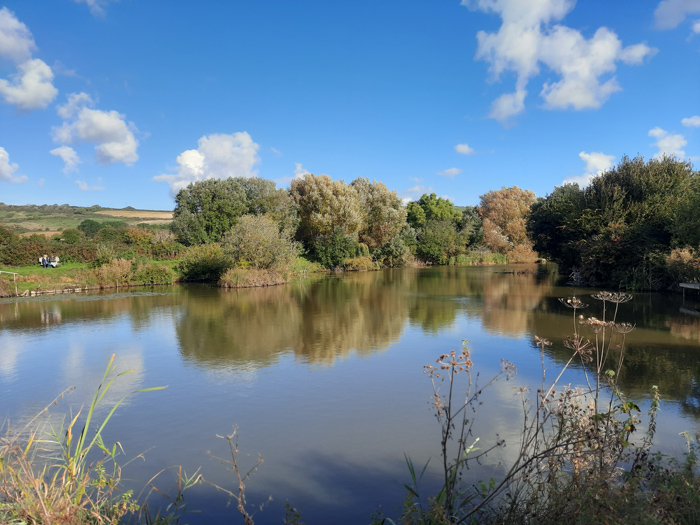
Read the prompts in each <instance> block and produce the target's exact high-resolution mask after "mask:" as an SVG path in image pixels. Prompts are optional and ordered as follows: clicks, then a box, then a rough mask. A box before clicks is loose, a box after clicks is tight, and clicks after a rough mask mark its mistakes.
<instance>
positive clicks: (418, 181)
mask: <svg viewBox="0 0 700 525" xmlns="http://www.w3.org/2000/svg"><path fill="white" fill-rule="evenodd" d="M408 180H410V181H411V182H415V183H416V184H420V183H421V182H423V179H419V178H418V177H408Z"/></svg>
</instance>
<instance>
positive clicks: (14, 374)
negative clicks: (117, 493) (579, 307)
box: [0, 266, 700, 524]
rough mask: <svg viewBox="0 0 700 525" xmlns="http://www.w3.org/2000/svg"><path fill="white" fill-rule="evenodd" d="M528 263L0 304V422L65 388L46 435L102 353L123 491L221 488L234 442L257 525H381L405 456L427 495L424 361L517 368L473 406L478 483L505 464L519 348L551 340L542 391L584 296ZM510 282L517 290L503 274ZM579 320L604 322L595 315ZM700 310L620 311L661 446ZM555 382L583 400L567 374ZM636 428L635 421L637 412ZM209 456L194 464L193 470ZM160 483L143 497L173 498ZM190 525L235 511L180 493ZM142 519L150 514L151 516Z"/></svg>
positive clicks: (594, 306) (683, 394) (513, 426)
mask: <svg viewBox="0 0 700 525" xmlns="http://www.w3.org/2000/svg"><path fill="white" fill-rule="evenodd" d="M534 269H535V267H526V266H514V267H442V268H426V269H406V270H387V271H382V272H371V273H360V274H350V275H347V276H343V277H321V278H314V279H307V280H304V281H301V282H296V283H292V284H289V285H286V286H281V287H274V288H266V289H252V290H244V291H223V290H219V289H217V288H213V287H209V286H204V285H201V286H194V285H192V286H180V287H172V288H154V289H152V290H150V291H143V290H141V289H138V290H139V291H134V292H128V293H118V294H110V295H81V296H52V297H42V298H36V299H30V300H26V299H25V300H19V301H18V300H4V301H1V302H0V421H9V422H10V423H11V424H12V425H13V426H18V425H19V424H20V423H21V422H22V421H23V420H26V419H27V418H28V417H30V416H32V415H34V414H35V413H36V412H37V411H39V410H41V409H42V408H43V407H44V406H45V405H46V404H47V403H48V402H49V401H50V400H51V399H53V397H54V396H55V395H56V394H57V393H59V392H60V391H61V390H62V389H64V388H66V387H68V386H71V385H75V386H77V389H76V390H75V392H73V393H72V394H70V395H69V396H68V397H67V398H66V399H65V400H64V401H63V402H62V403H61V404H59V406H58V407H54V408H53V409H52V412H51V413H50V416H49V423H50V424H53V425H57V424H60V421H61V418H62V417H63V414H65V413H67V412H69V411H71V410H73V411H74V412H75V411H76V410H77V409H79V408H80V407H81V406H82V405H87V404H89V402H90V398H91V396H92V394H93V392H94V389H95V387H96V386H97V384H98V383H99V380H100V378H101V376H102V373H103V371H104V368H105V366H106V363H107V361H108V359H109V357H110V355H111V354H113V353H114V354H116V363H117V365H118V368H119V369H120V370H126V369H132V368H133V369H136V372H135V373H133V374H130V375H127V376H124V377H122V378H120V380H118V381H117V382H115V383H114V390H113V391H112V393H111V396H110V399H108V400H107V401H108V402H109V401H112V402H114V401H116V400H117V399H119V398H121V397H122V396H123V395H125V394H129V393H130V392H132V391H134V390H136V389H139V388H145V387H152V386H162V385H167V386H168V388H167V389H166V390H164V391H159V392H148V393H140V394H136V395H132V396H129V397H128V398H127V401H126V402H125V403H124V405H123V406H122V407H120V408H119V410H118V412H117V413H116V414H115V416H114V418H113V419H112V421H111V422H110V425H109V426H108V429H107V432H106V434H105V441H106V442H107V443H112V442H114V441H119V442H120V443H121V444H122V446H123V447H124V450H125V456H124V460H128V459H130V458H133V457H136V456H138V455H139V454H141V453H144V458H145V460H141V459H138V460H136V461H134V462H132V463H130V464H129V465H128V466H126V467H125V468H124V475H125V477H127V478H129V480H130V481H129V482H128V483H130V484H131V485H132V486H133V487H135V488H136V492H138V491H139V490H140V488H141V487H143V485H144V483H145V481H146V480H148V479H149V478H150V477H151V476H153V475H154V474H155V473H157V472H158V471H160V470H161V469H163V468H166V467H170V466H173V465H182V466H183V467H184V468H185V470H186V471H187V472H194V471H195V470H196V469H197V468H200V467H201V473H202V474H203V475H204V476H205V477H206V478H207V479H208V480H210V481H211V482H213V483H216V484H218V485H222V486H226V487H228V488H230V489H231V490H235V489H236V486H235V485H234V482H233V476H232V474H231V473H230V472H227V470H226V466H225V465H222V464H221V462H219V461H218V460H217V459H215V458H213V457H212V455H213V456H221V457H225V456H226V453H227V444H226V443H225V442H224V441H222V440H221V439H220V438H217V435H225V434H227V433H230V432H231V430H232V427H233V425H237V427H238V429H239V432H240V443H239V444H240V449H241V457H240V462H241V463H242V465H243V467H244V468H249V467H250V466H252V465H254V463H255V459H256V458H257V455H258V454H261V455H262V456H263V457H264V463H263V464H262V465H261V467H260V468H259V470H258V471H257V472H256V473H255V474H254V475H253V477H252V479H251V481H250V482H249V483H248V492H247V498H248V502H249V503H250V504H251V507H255V505H258V504H261V503H264V502H265V501H268V499H269V497H270V496H271V497H272V501H271V502H269V503H268V504H267V506H265V507H264V508H263V510H262V511H260V510H258V511H257V513H256V515H255V521H256V523H259V524H267V523H280V522H281V519H282V517H283V515H284V511H283V506H284V503H285V501H289V502H290V503H291V504H292V505H294V506H296V507H298V508H299V509H300V510H301V512H302V517H303V519H304V521H306V522H307V523H310V524H314V523H340V524H344V523H347V524H355V523H366V522H368V521H369V516H370V514H371V513H372V512H373V511H375V510H377V509H379V508H380V507H381V508H382V509H383V510H384V511H386V512H388V513H389V514H390V515H391V514H393V510H394V509H395V508H397V507H399V506H400V503H401V500H402V498H403V496H404V494H405V491H404V489H403V487H402V483H404V482H407V481H408V472H407V469H406V466H405V460H404V454H407V455H409V456H410V457H411V458H412V459H413V460H414V462H415V463H416V464H420V465H422V464H424V463H425V462H426V461H427V460H428V459H431V458H432V460H431V462H430V467H429V468H428V470H427V472H426V475H425V478H424V484H423V489H424V491H425V493H426V494H429V493H430V492H431V491H435V490H436V487H437V486H438V484H439V478H438V474H439V473H438V472H437V470H434V469H433V468H432V467H437V466H438V463H439V462H438V461H437V460H438V457H439V447H438V445H439V436H440V429H439V427H438V426H437V423H436V421H435V419H434V417H433V416H432V414H431V412H430V409H429V405H428V398H429V396H430V394H431V387H430V383H429V381H428V378H427V377H426V376H425V375H424V374H423V373H422V370H423V366H424V365H426V364H430V363H432V362H433V361H434V360H435V359H436V358H437V356H438V355H439V354H440V353H443V352H447V351H449V350H452V349H454V350H459V349H460V348H461V345H462V340H464V339H467V340H469V347H470V348H471V350H472V356H473V360H474V362H475V367H476V369H477V370H478V371H479V372H480V373H481V375H482V377H484V378H489V377H491V376H492V375H493V374H495V373H496V372H497V371H498V370H499V367H500V360H501V359H502V358H503V359H507V360H510V361H512V362H513V363H514V364H515V365H516V367H517V368H518V375H517V376H516V378H515V379H514V380H511V381H508V382H506V381H502V382H499V383H497V384H496V386H495V388H493V389H492V390H491V391H490V392H489V394H488V395H487V396H486V397H485V398H484V405H483V406H482V408H481V410H480V413H479V414H478V419H477V421H478V424H477V428H476V431H475V435H476V436H478V437H480V439H481V443H484V444H487V443H490V442H491V441H492V440H494V439H495V436H496V434H499V435H500V436H501V437H505V438H506V440H507V441H511V442H512V443H513V446H511V447H506V448H505V449H502V450H501V451H499V452H498V453H495V454H492V455H491V456H489V458H488V459H487V461H486V462H485V464H484V465H483V467H482V468H480V469H478V470H472V471H470V472H469V476H471V477H472V478H473V479H474V480H478V479H484V478H487V477H488V476H490V475H498V473H499V472H501V471H502V470H503V468H504V464H507V463H508V461H509V460H511V459H512V458H510V457H509V453H514V452H515V448H516V447H515V440H516V439H517V431H518V425H519V418H520V415H521V412H520V409H519V408H518V407H519V400H518V398H517V397H516V395H515V392H514V387H517V386H525V385H531V386H533V387H534V388H536V387H537V385H539V384H540V381H541V375H542V372H541V364H540V356H539V352H538V350H537V349H536V348H535V347H534V344H533V339H534V336H535V335H538V336H540V337H545V338H547V339H549V340H550V341H553V342H554V343H555V344H554V345H553V346H552V347H550V348H549V350H548V352H549V353H548V355H547V356H546V366H547V368H548V372H549V374H550V376H551V377H552V378H553V377H555V376H556V373H558V367H560V366H561V365H562V364H563V363H565V362H566V361H567V360H568V358H569V351H568V350H567V349H566V348H565V347H564V346H563V345H562V344H561V341H562V340H563V339H564V338H565V337H566V336H567V335H569V334H570V332H571V326H572V318H571V310H567V309H566V308H564V307H563V306H562V305H561V304H560V303H559V302H558V300H557V297H563V296H570V295H574V294H576V295H579V296H582V297H583V296H585V295H589V294H590V293H592V291H593V290H578V289H573V288H562V287H557V286H555V284H554V282H555V279H554V276H553V275H551V274H550V275H539V276H538V275H536V274H535V273H534V271H530V272H528V273H527V274H520V275H518V274H517V271H518V270H519V271H521V272H522V271H523V270H534ZM511 270H515V271H516V273H515V274H510V273H503V272H505V271H511ZM584 300H585V301H586V302H588V303H590V306H589V308H588V309H587V310H586V311H585V313H586V314H588V315H596V316H600V310H599V307H600V303H599V302H597V301H595V300H593V299H585V298H584ZM699 303H700V301H698V300H697V296H696V297H694V298H690V297H688V298H686V300H685V302H684V301H683V299H682V297H681V296H680V295H679V296H662V295H652V294H639V295H637V296H635V298H634V299H633V301H632V302H630V303H627V304H624V305H621V307H620V313H619V320H622V321H630V322H634V323H636V324H637V329H636V330H635V331H634V332H632V333H631V334H630V335H629V336H628V339H627V341H628V350H627V354H626V359H625V363H624V370H623V373H622V376H621V382H622V386H623V389H624V391H625V392H626V393H627V394H628V395H630V396H632V397H633V398H634V399H635V400H636V401H637V402H639V403H642V404H644V405H645V406H648V395H649V392H650V389H651V386H652V385H658V386H659V389H660V391H661V395H662V397H663V406H662V411H661V415H660V421H659V432H658V433H657V439H656V441H657V445H658V447H660V448H662V449H663V450H665V451H668V452H672V453H680V452H681V451H682V447H683V442H682V439H681V438H679V436H678V433H679V432H681V431H683V430H688V431H690V432H691V433H695V432H696V431H698V427H699V425H698V422H699V421H700V316H698V314H697V310H700V304H699ZM564 381H565V382H566V383H573V384H582V382H583V375H582V373H581V370H580V368H576V367H573V368H571V369H570V370H569V371H567V373H566V374H565V377H564ZM644 415H645V414H644ZM208 452H209V453H210V454H208ZM173 483H174V474H173V472H172V471H166V473H165V474H163V475H162V476H161V477H160V478H159V479H158V481H157V485H158V487H159V488H161V489H163V490H166V491H167V490H171V491H172V487H173ZM186 499H187V501H189V505H190V508H191V509H201V510H203V511H204V513H202V514H191V515H188V517H187V519H186V520H184V521H185V522H188V523H194V524H198V523H211V522H217V521H223V520H226V519H228V520H229V521H230V522H234V523H237V522H239V521H241V520H240V518H239V516H238V515H237V514H236V511H235V506H234V505H232V506H229V507H227V498H226V496H225V495H223V494H221V493H217V492H216V491H215V490H214V489H213V488H212V487H210V486H207V485H200V486H197V487H195V488H194V489H192V490H191V491H189V492H188V493H187V494H186ZM153 503H155V504H157V503H158V502H157V500H154V501H153Z"/></svg>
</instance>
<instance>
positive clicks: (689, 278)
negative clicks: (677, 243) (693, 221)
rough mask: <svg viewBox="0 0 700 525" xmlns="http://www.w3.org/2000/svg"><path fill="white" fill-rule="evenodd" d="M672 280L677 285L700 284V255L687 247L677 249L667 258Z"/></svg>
mask: <svg viewBox="0 0 700 525" xmlns="http://www.w3.org/2000/svg"><path fill="white" fill-rule="evenodd" d="M666 265H667V267H668V273H669V276H670V277H671V279H672V280H673V281H674V282H676V283H696V282H700V255H699V254H698V253H697V252H695V253H693V251H692V250H690V248H688V247H687V246H686V247H685V248H676V249H675V250H673V251H672V252H671V254H670V255H669V256H668V257H667V258H666Z"/></svg>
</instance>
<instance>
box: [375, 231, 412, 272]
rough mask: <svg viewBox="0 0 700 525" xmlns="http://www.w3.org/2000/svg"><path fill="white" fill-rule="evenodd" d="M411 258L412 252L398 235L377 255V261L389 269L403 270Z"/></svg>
mask: <svg viewBox="0 0 700 525" xmlns="http://www.w3.org/2000/svg"><path fill="white" fill-rule="evenodd" d="M410 257H411V250H410V249H409V247H408V246H407V245H406V242H405V241H404V240H403V238H402V237H401V235H397V236H396V237H394V238H393V239H392V240H391V241H389V242H388V243H387V244H385V245H384V246H382V247H381V249H380V250H379V251H378V252H377V253H375V259H376V260H377V261H378V262H379V263H380V264H383V265H384V266H387V267H389V268H403V267H404V266H406V264H407V263H408V260H409V259H410Z"/></svg>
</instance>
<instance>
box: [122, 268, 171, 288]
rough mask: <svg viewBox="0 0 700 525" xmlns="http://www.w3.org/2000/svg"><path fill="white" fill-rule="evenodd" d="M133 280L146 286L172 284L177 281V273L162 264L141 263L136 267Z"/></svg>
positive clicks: (133, 282) (134, 282)
mask: <svg viewBox="0 0 700 525" xmlns="http://www.w3.org/2000/svg"><path fill="white" fill-rule="evenodd" d="M131 282H132V284H141V285H145V286H147V285H156V284H172V283H174V282H175V274H174V273H173V272H172V270H170V268H168V267H167V266H163V265H162V264H141V265H139V266H138V267H137V268H136V271H135V272H134V274H133V278H132V280H131Z"/></svg>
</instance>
